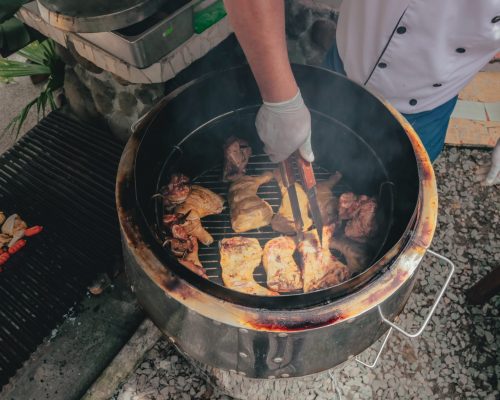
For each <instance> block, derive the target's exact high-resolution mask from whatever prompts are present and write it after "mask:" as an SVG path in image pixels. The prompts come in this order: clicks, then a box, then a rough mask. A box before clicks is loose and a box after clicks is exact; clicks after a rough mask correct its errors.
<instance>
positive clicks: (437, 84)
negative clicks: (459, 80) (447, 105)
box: [432, 83, 443, 87]
mask: <svg viewBox="0 0 500 400" xmlns="http://www.w3.org/2000/svg"><path fill="white" fill-rule="evenodd" d="M432 86H434V87H441V86H443V84H442V83H435V84H434V85H432Z"/></svg>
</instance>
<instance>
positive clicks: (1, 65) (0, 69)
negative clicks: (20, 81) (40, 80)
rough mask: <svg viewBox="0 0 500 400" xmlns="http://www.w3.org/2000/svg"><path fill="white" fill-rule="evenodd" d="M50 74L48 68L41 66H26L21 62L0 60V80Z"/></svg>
mask: <svg viewBox="0 0 500 400" xmlns="http://www.w3.org/2000/svg"><path fill="white" fill-rule="evenodd" d="M40 74H50V67H49V66H47V65H41V64H28V63H25V62H22V61H15V60H8V59H6V58H0V78H16V77H18V76H30V75H40Z"/></svg>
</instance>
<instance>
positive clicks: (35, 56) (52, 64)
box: [0, 39, 64, 137]
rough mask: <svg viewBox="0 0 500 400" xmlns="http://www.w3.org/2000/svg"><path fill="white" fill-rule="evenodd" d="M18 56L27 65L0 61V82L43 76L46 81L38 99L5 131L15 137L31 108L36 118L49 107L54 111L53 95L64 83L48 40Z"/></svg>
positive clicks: (26, 48)
mask: <svg viewBox="0 0 500 400" xmlns="http://www.w3.org/2000/svg"><path fill="white" fill-rule="evenodd" d="M18 54H20V55H21V56H23V57H25V58H26V59H27V62H22V61H15V60H9V59H5V58H0V79H4V80H5V79H6V80H9V79H12V78H17V77H20V76H32V75H43V74H46V75H48V80H47V83H46V84H45V86H44V87H43V89H42V91H41V92H40V94H39V95H38V97H36V98H35V99H33V100H32V101H30V102H29V103H28V104H27V105H26V106H25V107H24V108H23V109H22V110H21V112H20V113H19V114H18V115H17V116H15V117H14V118H13V119H12V121H10V123H9V125H7V127H6V128H5V130H6V131H7V130H10V131H11V132H16V137H17V136H18V135H19V132H20V130H21V127H22V125H23V124H24V122H25V121H26V118H27V116H28V112H29V111H30V109H31V108H32V107H33V106H36V109H37V115H38V118H40V115H43V116H45V113H46V110H47V108H48V107H49V106H50V108H51V109H52V110H54V109H55V108H57V106H56V102H55V99H54V92H55V91H56V90H58V89H59V88H61V87H62V85H63V82H64V64H63V63H62V61H61V60H60V59H59V57H58V55H57V53H56V50H55V44H54V42H53V41H52V40H51V39H47V40H44V41H42V42H39V41H35V42H32V43H30V44H29V45H28V46H26V47H25V48H23V49H21V50H19V51H18Z"/></svg>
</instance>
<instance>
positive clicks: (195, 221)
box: [175, 185, 224, 246]
mask: <svg viewBox="0 0 500 400" xmlns="http://www.w3.org/2000/svg"><path fill="white" fill-rule="evenodd" d="M223 205H224V199H223V198H222V197H221V196H219V195H218V194H216V193H214V192H212V191H211V190H209V189H206V188H204V187H202V186H198V185H192V187H191V192H190V193H189V196H188V197H187V198H186V200H185V201H184V203H182V204H179V205H178V206H177V207H175V213H176V214H183V215H184V216H185V217H186V221H185V222H184V223H183V224H182V227H183V228H184V229H185V231H186V233H187V234H188V235H192V236H195V237H196V238H198V240H199V241H200V242H201V243H203V244H204V245H206V246H209V245H211V244H212V243H213V242H214V238H213V237H212V235H210V233H208V231H207V230H205V228H203V226H202V225H201V218H203V217H206V216H207V215H212V214H220V213H221V212H222V209H223Z"/></svg>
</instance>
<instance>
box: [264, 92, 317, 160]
mask: <svg viewBox="0 0 500 400" xmlns="http://www.w3.org/2000/svg"><path fill="white" fill-rule="evenodd" d="M255 126H256V127H257V133H258V134H259V137H260V139H261V140H262V141H263V142H264V151H265V152H266V153H267V154H268V155H269V158H270V159H271V161H272V162H281V161H283V160H285V159H287V158H288V157H289V156H290V155H291V154H292V153H293V152H295V150H297V149H298V150H299V152H300V155H301V156H302V157H303V158H304V159H305V160H307V161H309V162H313V161H314V154H313V151H312V148H311V114H310V112H309V110H308V108H307V107H306V105H305V104H304V100H303V99H302V96H301V94H300V90H299V91H298V92H297V94H296V95H295V97H293V98H292V99H290V100H287V101H283V102H280V103H268V102H264V103H263V104H262V106H261V107H260V109H259V112H258V113H257V118H256V120H255Z"/></svg>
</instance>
